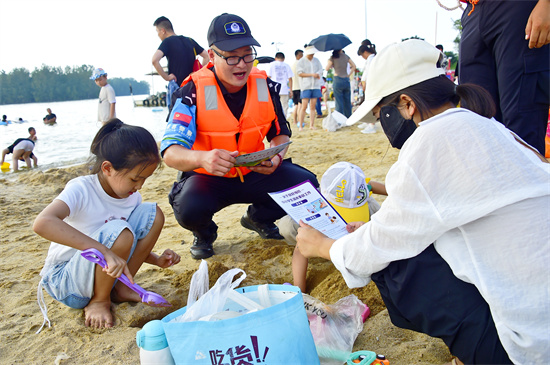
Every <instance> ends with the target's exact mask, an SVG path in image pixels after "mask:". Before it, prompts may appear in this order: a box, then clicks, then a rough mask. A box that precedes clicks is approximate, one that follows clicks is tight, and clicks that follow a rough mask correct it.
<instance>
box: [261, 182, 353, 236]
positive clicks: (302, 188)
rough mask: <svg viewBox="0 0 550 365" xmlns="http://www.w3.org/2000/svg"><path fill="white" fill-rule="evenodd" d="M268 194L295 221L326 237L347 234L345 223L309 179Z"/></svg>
mask: <svg viewBox="0 0 550 365" xmlns="http://www.w3.org/2000/svg"><path fill="white" fill-rule="evenodd" d="M269 196H270V197H271V198H272V199H273V200H275V202H276V203H277V204H279V205H280V206H281V208H283V209H284V211H285V212H287V214H288V215H290V216H291V217H292V219H294V220H295V221H296V222H300V220H302V221H303V222H304V223H306V224H309V225H310V226H312V227H313V228H315V229H316V230H318V231H319V232H322V233H323V234H324V235H325V236H327V237H330V238H333V239H338V238H340V237H343V236H345V235H347V234H348V231H347V230H346V225H347V223H346V222H345V221H344V219H343V218H342V217H341V216H340V215H339V214H338V213H337V212H336V210H334V208H333V207H332V205H330V203H329V202H328V201H327V200H326V199H325V197H324V196H323V195H322V194H321V193H320V192H319V191H318V190H317V189H315V187H314V186H313V184H312V183H311V182H310V181H309V180H307V181H304V182H303V183H301V184H298V185H296V186H293V187H291V188H288V189H286V190H281V191H277V192H274V193H269Z"/></svg>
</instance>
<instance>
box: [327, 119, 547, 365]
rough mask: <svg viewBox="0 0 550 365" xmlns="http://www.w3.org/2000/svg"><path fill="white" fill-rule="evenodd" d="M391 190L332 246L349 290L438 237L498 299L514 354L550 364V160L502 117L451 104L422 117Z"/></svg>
mask: <svg viewBox="0 0 550 365" xmlns="http://www.w3.org/2000/svg"><path fill="white" fill-rule="evenodd" d="M386 189H387V191H388V198H387V199H386V200H385V201H384V204H383V205H382V208H381V209H380V211H379V212H378V213H377V214H375V215H374V216H373V217H372V219H371V221H370V222H368V223H366V224H365V225H363V226H362V227H361V228H360V229H359V230H357V231H356V232H354V233H352V234H349V235H347V236H345V237H342V238H340V239H339V240H337V241H336V242H335V243H334V244H333V245H332V247H331V249H330V257H331V260H332V262H333V263H334V265H335V266H336V267H337V268H338V270H339V271H340V272H341V273H342V275H343V277H344V279H345V280H346V283H347V284H348V286H350V287H360V286H364V285H366V284H367V283H368V282H369V281H370V275H371V274H372V273H375V272H378V271H380V270H382V269H384V268H385V267H387V266H388V265H389V263H390V262H392V261H396V260H401V259H406V258H410V257H414V256H416V255H418V254H420V253H421V252H422V251H423V250H424V249H425V248H426V247H428V246H429V245H430V244H432V243H434V246H435V248H436V250H437V252H438V253H439V254H440V255H441V256H442V257H443V259H444V260H445V261H446V262H447V263H448V264H449V266H450V267H451V269H452V270H453V273H454V274H455V275H456V276H457V277H458V278H459V279H461V280H464V281H465V282H468V283H472V284H474V285H475V286H476V287H477V289H478V290H479V291H480V293H481V295H482V296H483V297H484V299H485V300H486V301H487V303H488V304H489V306H490V309H491V313H492V316H493V319H494V322H495V325H496V329H497V332H498V334H499V338H500V340H501V342H502V345H503V346H504V348H505V350H506V352H507V353H508V356H509V357H510V359H511V360H512V361H513V362H514V363H520V364H523V363H525V364H527V363H530V364H543V363H544V364H545V363H547V362H548V361H549V359H550V289H549V288H550V268H549V263H550V164H548V163H544V162H542V161H541V160H540V159H539V158H538V157H537V156H536V155H535V154H534V153H533V152H532V151H530V150H529V149H527V148H526V147H524V146H522V145H521V144H519V143H518V142H517V141H516V140H515V139H514V137H513V136H512V134H511V132H510V131H509V130H508V129H506V128H505V127H504V126H503V125H502V124H500V123H498V122H496V121H495V120H494V119H493V120H489V119H487V118H483V117H481V116H479V115H477V114H475V113H473V112H470V111H468V110H465V109H450V110H448V111H446V112H444V113H441V114H439V115H437V116H435V117H432V118H430V119H428V120H426V121H424V122H422V123H420V125H419V127H418V128H417V129H416V131H415V132H414V134H413V135H412V136H411V137H410V138H409V139H408V140H407V142H406V143H405V144H404V146H403V148H402V149H401V152H400V154H399V158H398V161H397V162H396V163H395V164H394V165H393V166H392V167H391V169H390V171H389V172H388V174H387V176H386ZM411 300H414V298H411Z"/></svg>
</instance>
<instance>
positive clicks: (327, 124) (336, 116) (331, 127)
mask: <svg viewBox="0 0 550 365" xmlns="http://www.w3.org/2000/svg"><path fill="white" fill-rule="evenodd" d="M346 120H347V118H346V116H345V115H344V114H342V113H340V112H337V111H336V110H335V111H332V112H331V111H330V109H329V112H328V116H327V117H326V118H325V119H323V129H324V130H326V131H328V132H335V131H336V130H338V129H340V128H342V127H343V126H345V125H346Z"/></svg>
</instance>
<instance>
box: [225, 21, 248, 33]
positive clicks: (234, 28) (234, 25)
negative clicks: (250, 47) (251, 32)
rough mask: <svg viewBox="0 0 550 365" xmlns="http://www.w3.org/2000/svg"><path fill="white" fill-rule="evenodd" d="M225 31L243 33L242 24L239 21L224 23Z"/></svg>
mask: <svg viewBox="0 0 550 365" xmlns="http://www.w3.org/2000/svg"><path fill="white" fill-rule="evenodd" d="M225 33H226V34H227V35H235V34H245V33H246V31H245V30H244V26H243V24H242V23H241V22H231V23H226V24H225Z"/></svg>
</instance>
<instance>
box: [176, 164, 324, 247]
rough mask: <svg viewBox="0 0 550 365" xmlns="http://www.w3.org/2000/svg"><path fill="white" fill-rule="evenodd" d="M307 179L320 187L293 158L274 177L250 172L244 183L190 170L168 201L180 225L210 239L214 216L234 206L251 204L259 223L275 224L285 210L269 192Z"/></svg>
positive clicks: (214, 226)
mask: <svg viewBox="0 0 550 365" xmlns="http://www.w3.org/2000/svg"><path fill="white" fill-rule="evenodd" d="M306 180H309V181H311V183H312V184H313V185H314V186H315V187H318V186H319V183H318V181H317V178H316V176H315V174H313V173H312V172H311V171H309V170H307V169H305V168H303V167H301V166H299V165H296V164H293V163H292V161H291V159H285V160H284V161H283V163H282V164H281V165H280V166H279V167H278V168H277V169H276V170H275V171H274V172H273V173H272V174H271V175H263V174H259V173H256V172H250V173H248V174H246V175H244V182H241V180H240V179H239V178H238V177H236V178H226V177H219V176H211V175H205V174H198V173H196V172H193V171H191V172H187V173H184V175H183V178H182V179H181V180H180V181H177V182H175V183H174V186H173V187H172V191H171V192H170V194H169V196H168V199H169V202H170V205H172V209H173V210H174V215H175V217H176V220H177V221H178V223H179V224H180V225H181V226H182V227H183V228H185V229H188V230H190V231H192V232H193V233H194V234H195V235H196V236H198V237H200V238H204V239H208V238H209V237H211V236H212V235H213V233H214V232H216V230H217V226H216V224H215V223H214V222H213V221H212V217H213V216H214V214H215V213H216V212H218V211H220V210H222V209H223V208H225V207H227V206H229V205H232V204H243V203H244V204H246V203H249V204H251V205H250V206H249V207H248V215H249V217H250V218H251V219H252V220H253V221H255V222H258V223H273V222H274V221H276V220H277V219H279V218H281V217H283V216H284V215H285V214H286V213H285V211H284V210H283V209H282V208H281V207H280V206H279V205H278V204H277V203H275V201H274V200H273V199H272V198H271V197H270V196H269V195H268V194H267V193H272V192H276V191H280V190H284V189H288V188H290V187H293V186H295V185H298V184H300V183H302V182H304V181H306Z"/></svg>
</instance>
